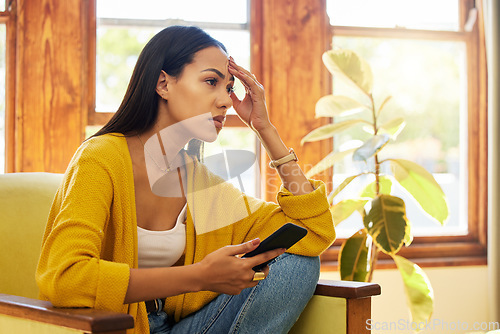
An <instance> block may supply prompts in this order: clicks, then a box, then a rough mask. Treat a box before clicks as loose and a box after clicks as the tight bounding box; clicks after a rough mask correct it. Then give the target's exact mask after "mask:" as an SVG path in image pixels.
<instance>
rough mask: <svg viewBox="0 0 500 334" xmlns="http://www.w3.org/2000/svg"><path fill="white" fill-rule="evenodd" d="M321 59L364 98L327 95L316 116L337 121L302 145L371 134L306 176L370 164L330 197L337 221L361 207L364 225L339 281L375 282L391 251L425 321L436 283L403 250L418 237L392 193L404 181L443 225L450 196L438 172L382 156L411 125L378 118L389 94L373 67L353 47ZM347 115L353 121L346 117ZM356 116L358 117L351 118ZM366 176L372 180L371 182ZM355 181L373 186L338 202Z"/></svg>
mask: <svg viewBox="0 0 500 334" xmlns="http://www.w3.org/2000/svg"><path fill="white" fill-rule="evenodd" d="M323 62H324V64H325V66H326V67H327V69H328V70H329V71H330V73H331V74H332V75H333V76H334V78H336V79H337V80H340V81H341V82H343V83H345V84H347V85H350V86H351V87H352V88H354V89H355V90H357V91H358V92H360V93H361V94H362V96H363V101H360V100H359V99H358V100H356V99H354V98H351V97H348V96H341V95H327V96H324V97H322V98H321V99H320V100H319V101H318V102H317V104H316V117H332V118H333V120H334V122H332V123H331V124H328V125H324V126H321V127H319V128H317V129H314V130H313V131H311V132H310V133H308V134H307V135H306V136H305V137H304V138H303V139H302V141H301V144H302V145H303V144H304V143H306V142H312V141H318V140H324V139H331V138H332V137H333V136H334V135H336V134H338V133H340V132H342V131H345V130H347V129H352V128H355V127H358V128H362V129H363V130H365V131H366V132H368V133H369V134H370V136H369V139H368V140H366V141H364V143H362V144H361V145H358V147H355V148H351V149H347V150H344V151H336V150H334V151H333V152H331V153H330V154H328V155H327V156H326V157H324V158H323V159H322V160H321V161H320V162H319V163H318V164H316V165H315V166H313V167H312V168H311V169H310V170H309V171H308V172H307V176H308V177H312V176H314V175H316V174H319V173H320V172H322V171H324V170H326V169H328V168H331V167H332V166H334V165H335V164H336V163H338V162H340V161H342V160H344V159H345V158H346V157H349V156H352V159H353V160H354V161H357V162H362V163H364V164H365V170H364V171H363V172H361V173H358V174H355V175H352V176H349V177H347V178H346V179H345V180H344V181H343V182H342V183H341V184H340V185H339V186H338V187H337V188H336V189H334V191H332V193H330V194H329V196H328V200H329V202H330V205H331V208H330V210H331V212H332V216H333V219H334V222H335V225H337V224H339V223H340V222H342V221H344V220H345V219H347V218H348V217H350V216H351V215H352V214H353V213H355V212H359V213H360V216H361V220H362V222H363V228H361V229H360V230H359V231H357V232H356V233H354V234H353V235H352V236H351V237H350V238H348V239H347V240H346V241H345V242H344V243H343V244H342V246H341V250H340V253H339V259H338V262H339V269H340V275H341V279H343V280H354V281H362V282H369V281H371V280H372V275H373V270H374V268H375V263H376V262H377V257H378V253H379V252H383V253H386V254H388V255H390V256H391V257H392V259H393V260H394V262H395V263H396V265H397V268H398V270H399V272H400V274H401V278H402V280H403V283H404V286H405V291H406V296H407V304H408V306H409V309H410V313H411V318H412V323H416V324H417V325H419V324H422V323H426V322H427V321H428V320H429V319H430V317H431V315H432V311H433V308H434V295H433V290H432V286H431V284H430V281H429V279H428V278H427V276H426V275H425V273H424V271H423V270H422V269H421V268H420V267H419V266H418V265H416V264H415V263H413V262H411V261H409V260H408V259H405V258H404V257H402V256H400V255H398V252H399V251H400V249H401V248H402V247H405V246H409V245H410V244H411V242H412V239H413V237H412V232H411V222H410V221H409V220H408V218H407V216H406V206H405V201H404V200H403V199H402V198H400V197H398V196H395V195H394V194H392V192H393V191H392V190H393V185H394V183H399V184H400V185H401V186H402V187H403V188H404V189H405V190H406V191H407V192H408V193H409V194H410V195H411V197H413V199H415V201H416V203H417V205H418V207H420V208H421V209H422V210H423V211H424V212H426V213H427V214H428V215H429V216H430V217H432V219H433V220H434V221H436V222H437V223H439V224H444V223H445V222H446V220H447V218H448V205H447V201H446V197H445V195H444V192H443V190H442V189H441V187H440V186H439V184H438V183H437V182H436V180H435V179H434V177H433V176H432V174H431V173H429V172H428V171H427V170H426V169H424V168H423V167H422V166H420V165H418V164H416V163H414V162H412V161H409V160H404V159H397V158H385V159H382V158H381V156H380V151H381V150H383V149H384V148H385V147H386V146H387V145H390V143H391V142H394V141H396V140H397V137H398V135H399V133H400V132H401V131H402V130H403V128H404V127H405V120H404V119H403V118H401V117H394V118H393V119H391V120H389V121H388V122H385V123H383V124H380V123H381V122H380V115H382V114H383V113H384V107H385V106H386V105H387V103H388V102H389V100H390V98H391V97H390V96H389V97H385V98H384V99H382V100H381V101H382V102H381V103H380V104H377V103H375V100H374V97H373V95H372V87H373V75H372V71H371V68H370V66H369V64H368V63H367V62H366V61H365V60H364V59H362V58H361V57H360V56H359V55H357V54H356V53H355V52H353V51H351V50H344V49H339V50H330V51H327V52H325V53H324V54H323ZM346 115H349V118H346V117H344V116H346ZM353 115H357V116H355V117H354V118H353ZM358 116H359V118H356V117H358ZM363 116H364V117H363ZM366 116H368V117H366ZM367 119H368V120H367ZM368 175H371V176H372V180H373V179H374V181H371V180H370V181H366V179H367V178H366V176H368ZM356 179H357V180H358V181H359V180H361V181H362V182H366V183H367V184H366V185H364V188H363V190H362V191H361V192H360V193H359V195H358V196H355V197H353V198H348V199H341V200H337V201H336V197H337V195H338V194H339V193H340V192H341V191H342V190H344V189H346V188H348V187H349V186H350V185H351V184H352V183H353V181H354V180H356ZM419 326H420V325H419ZM417 327H418V326H417ZM420 328H421V326H420Z"/></svg>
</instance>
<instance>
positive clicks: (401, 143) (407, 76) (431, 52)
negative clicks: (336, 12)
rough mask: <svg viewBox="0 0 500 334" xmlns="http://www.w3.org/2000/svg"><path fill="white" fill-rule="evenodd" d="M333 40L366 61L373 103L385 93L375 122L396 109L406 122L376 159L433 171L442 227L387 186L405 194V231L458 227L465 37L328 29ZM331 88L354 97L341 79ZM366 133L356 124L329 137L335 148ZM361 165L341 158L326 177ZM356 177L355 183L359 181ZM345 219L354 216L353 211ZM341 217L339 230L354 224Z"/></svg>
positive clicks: (461, 223) (463, 214) (463, 212)
mask: <svg viewBox="0 0 500 334" xmlns="http://www.w3.org/2000/svg"><path fill="white" fill-rule="evenodd" d="M333 44H334V46H336V47H342V48H344V49H351V50H354V51H355V52H357V53H358V54H360V55H361V56H362V57H363V58H365V59H366V60H367V62H368V63H369V64H370V65H371V67H372V71H373V77H374V99H375V104H376V105H380V103H381V102H382V101H383V99H384V98H385V97H386V96H389V95H390V96H392V100H391V101H390V102H389V103H388V104H387V106H386V108H385V109H384V111H383V112H382V114H381V118H380V120H379V124H383V123H384V122H385V121H388V120H390V119H392V118H395V117H403V118H405V120H406V122H407V125H406V128H405V129H404V130H403V132H402V133H401V134H400V135H399V137H398V139H397V141H396V142H391V143H389V144H388V145H387V147H385V148H384V149H383V150H382V151H381V152H380V154H379V157H380V159H381V160H382V159H384V158H402V159H407V160H410V161H413V162H416V163H418V164H420V165H422V166H423V167H424V168H426V169H427V170H428V171H429V172H431V173H433V175H434V176H435V178H436V180H437V181H438V183H439V184H440V185H441V187H442V188H443V190H444V192H445V194H446V196H447V199H448V204H449V209H450V218H449V221H448V223H447V224H446V225H445V227H441V226H440V225H438V224H437V223H434V222H433V221H432V220H431V219H430V218H428V217H427V216H426V215H425V214H424V213H422V212H421V210H419V209H418V207H417V205H416V203H414V201H413V200H412V199H410V198H409V196H408V194H407V193H406V191H404V190H403V189H396V188H395V192H393V194H394V195H396V196H401V197H402V198H403V199H404V200H405V202H406V205H407V216H408V218H409V220H410V221H411V222H412V227H413V229H412V232H413V234H414V235H417V236H418V235H443V234H466V233H467V188H466V185H467V98H466V97H467V77H466V49H465V43H462V42H445V41H410V40H398V39H376V38H352V37H350V38H348V37H336V38H334V41H333ZM334 94H335V95H347V96H351V97H355V98H356V99H361V98H362V97H360V96H355V93H354V92H353V91H352V90H350V89H348V88H346V86H345V85H344V84H342V83H341V82H335V79H334ZM367 117H368V118H367V120H371V118H370V117H371V115H367ZM336 121H338V120H336ZM368 136H369V135H368V134H366V133H364V131H362V130H357V131H349V132H347V131H346V132H344V133H341V134H340V135H338V136H336V137H335V142H336V145H337V149H338V148H339V147H338V146H339V145H344V146H347V145H352V144H354V143H353V142H352V141H353V140H361V141H363V140H366V139H368ZM365 170H366V166H365V165H364V164H361V163H360V164H355V163H353V162H352V160H346V161H345V162H344V163H343V164H342V165H339V166H336V169H335V180H334V182H335V184H336V185H338V184H339V183H340V182H341V181H342V180H343V179H345V177H347V176H350V175H355V174H357V172H358V171H365ZM386 172H389V171H386ZM389 174H390V173H389ZM361 181H362V180H360V185H359V187H363V186H364V185H365V184H366V182H361ZM354 188H356V187H350V189H351V190H352V191H353V192H352V193H350V194H345V195H346V197H352V196H355V194H356V191H355V190H354ZM356 190H360V189H359V188H358V189H356ZM353 219H358V220H359V215H358V217H355V218H354V217H353ZM347 225H350V223H348V222H342V223H341V224H340V225H339V230H341V229H342V228H344V227H347V228H349V231H348V232H347V231H346V232H345V233H347V234H348V233H350V232H355V231H354V230H353V228H350V226H347ZM351 234H352V233H351Z"/></svg>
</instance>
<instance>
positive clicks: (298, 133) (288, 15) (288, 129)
mask: <svg viewBox="0 0 500 334" xmlns="http://www.w3.org/2000/svg"><path fill="white" fill-rule="evenodd" d="M253 3H254V7H253V8H252V13H251V20H252V24H251V34H252V43H251V44H252V57H253V59H252V70H253V72H254V73H255V74H256V76H257V78H259V80H260V81H261V82H262V84H263V85H264V87H265V89H266V99H267V104H268V108H269V114H270V117H271V121H272V122H273V124H274V125H275V126H276V127H277V128H278V131H279V133H280V135H281V137H282V139H283V141H284V143H285V144H286V145H287V146H289V147H293V148H294V149H295V152H296V153H297V155H298V157H299V164H300V165H301V166H302V168H303V169H304V170H308V169H310V167H311V166H312V165H313V164H315V163H317V162H318V161H319V160H321V158H322V157H324V156H325V155H326V154H327V153H328V152H329V151H330V147H331V143H329V142H328V141H322V142H316V143H306V144H305V145H304V146H303V147H301V146H300V140H301V139H302V137H304V136H305V135H306V134H307V133H308V132H310V131H311V130H312V129H314V128H316V127H318V126H319V125H321V124H324V123H325V122H326V120H321V119H315V118H314V108H315V105H316V102H317V100H318V99H319V98H320V97H321V96H323V95H325V94H327V93H328V86H329V85H328V75H327V71H326V70H325V69H324V66H323V63H322V61H321V55H322V54H323V52H324V51H325V50H327V46H328V37H327V36H328V23H327V16H326V10H325V6H326V5H325V1H323V0H321V1H318V0H302V1H293V0H273V1H265V0H253ZM318 73H323V74H322V75H319V76H318ZM263 151H264V150H263ZM261 158H262V167H263V168H262V170H263V171H264V172H263V174H264V175H263V176H262V189H263V197H264V198H265V199H266V200H270V201H274V200H275V199H276V191H277V190H278V189H279V185H280V184H281V180H280V179H279V177H278V174H277V173H276V172H275V171H274V170H272V169H270V168H269V167H267V163H268V162H269V158H268V157H267V155H266V153H265V152H263V154H262V156H261ZM321 179H323V180H324V181H326V180H327V177H326V175H324V176H322V177H321Z"/></svg>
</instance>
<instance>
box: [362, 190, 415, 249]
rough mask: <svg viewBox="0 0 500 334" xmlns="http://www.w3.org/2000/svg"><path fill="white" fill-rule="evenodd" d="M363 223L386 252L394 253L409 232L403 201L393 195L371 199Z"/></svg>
mask: <svg viewBox="0 0 500 334" xmlns="http://www.w3.org/2000/svg"><path fill="white" fill-rule="evenodd" d="M363 223H364V225H365V227H366V229H367V230H368V233H369V234H370V235H371V236H372V238H373V241H374V242H375V244H376V245H377V246H378V247H379V248H380V250H381V251H383V252H384V253H387V254H396V253H397V252H398V251H399V250H400V248H401V246H403V243H404V242H405V240H408V237H407V235H408V234H409V233H410V224H409V222H408V220H407V218H406V208H405V202H404V201H403V200H402V199H401V198H399V197H395V196H391V195H383V194H382V195H379V196H377V197H375V199H374V200H373V201H372V207H371V209H370V212H368V214H367V215H366V216H365V218H364V220H363Z"/></svg>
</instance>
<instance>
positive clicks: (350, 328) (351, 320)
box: [346, 297, 372, 334]
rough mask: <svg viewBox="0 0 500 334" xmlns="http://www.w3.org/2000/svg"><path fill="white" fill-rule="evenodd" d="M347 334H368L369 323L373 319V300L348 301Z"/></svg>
mask: <svg viewBox="0 0 500 334" xmlns="http://www.w3.org/2000/svg"><path fill="white" fill-rule="evenodd" d="M346 301H347V315H346V317H347V319H346V323H347V334H368V333H370V332H371V330H370V329H369V326H368V324H369V323H367V321H368V319H371V305H372V303H371V302H372V300H371V298H370V297H368V298H359V299H347V300H346Z"/></svg>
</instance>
